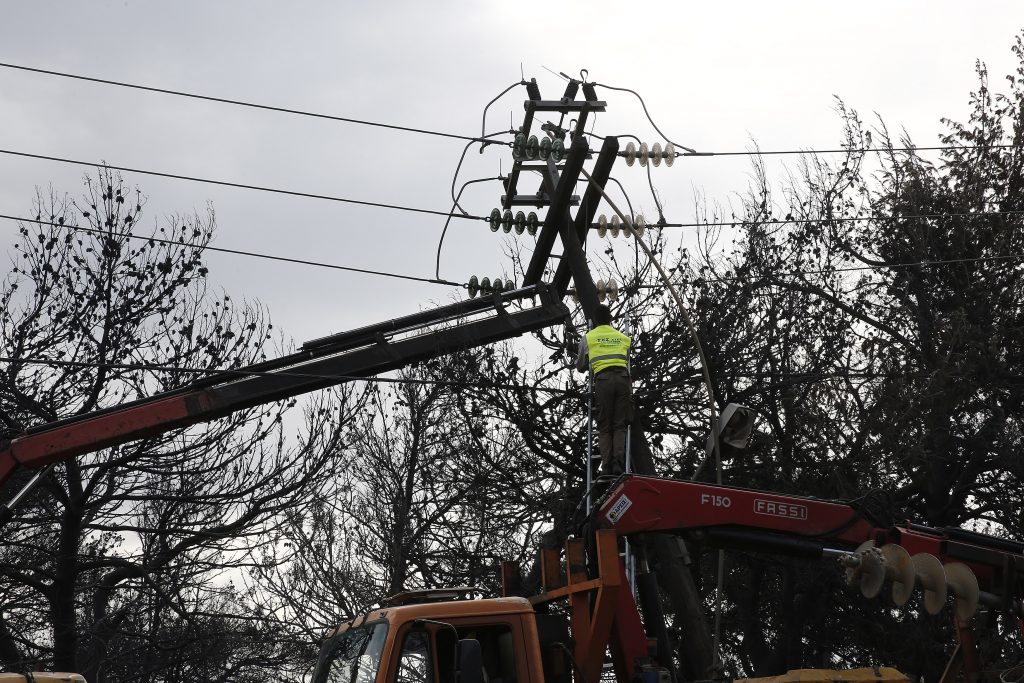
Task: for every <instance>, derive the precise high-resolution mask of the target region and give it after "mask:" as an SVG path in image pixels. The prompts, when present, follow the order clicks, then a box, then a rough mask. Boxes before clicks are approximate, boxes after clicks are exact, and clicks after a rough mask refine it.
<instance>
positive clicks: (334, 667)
mask: <svg viewBox="0 0 1024 683" xmlns="http://www.w3.org/2000/svg"><path fill="white" fill-rule="evenodd" d="M387 634H388V625H387V623H386V622H383V621H382V622H378V623H376V624H368V625H366V626H361V627H359V628H350V629H349V630H347V631H345V632H344V633H339V634H338V635H336V636H334V637H332V638H328V639H327V641H326V642H324V646H323V649H322V650H321V651H320V661H319V662H318V663H317V666H316V671H315V672H314V673H313V683H373V681H374V679H376V678H377V667H378V665H379V664H380V653H381V650H382V649H383V648H384V639H385V638H386V637H387Z"/></svg>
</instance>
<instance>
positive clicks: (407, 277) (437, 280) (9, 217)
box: [0, 214, 465, 288]
mask: <svg viewBox="0 0 1024 683" xmlns="http://www.w3.org/2000/svg"><path fill="white" fill-rule="evenodd" d="M0 219H6V220H10V221H19V222H25V223H36V224H38V225H49V226H52V227H55V228H65V229H68V230H73V231H75V232H87V233H93V234H97V235H103V236H105V237H124V238H127V239H136V240H145V241H148V242H159V243H161V244H171V245H176V246H181V247H198V245H195V244H191V243H189V242H181V241H179V240H171V239H167V238H164V237H156V236H153V237H147V236H146V235H137V234H135V233H132V232H113V231H107V230H102V229H99V228H88V227H84V226H81V225H72V224H70V223H57V222H53V221H44V220H40V219H38V218H26V217H24V216H12V215H9V214H0ZM201 248H202V249H203V250H204V251H216V252H221V253H224V254H234V255H237V256H248V257H250V258H259V259H267V260H270V261H282V262H284V263H295V264H298V265H304V266H315V267H317V268H330V269H332V270H344V271H350V272H353V273H364V274H366V275H378V276H380V277H390V278H397V279H401V280H412V281H414V282H426V283H429V284H435V285H447V286H449V287H462V288H464V287H465V285H463V284H461V283H458V282H452V281H450V280H442V279H440V278H425V277H417V276H415V275H403V274H401V273H389V272H386V271H382V270H370V269H368V268H356V267H355V266H342V265H338V264H336V263H324V262H321V261H310V260H307V259H298V258H289V257H287V256H275V255H272V254H262V253H259V252H255V251H245V250H242V249H232V248H230V247H214V246H211V245H205V246H202V247H201Z"/></svg>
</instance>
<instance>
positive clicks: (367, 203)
mask: <svg viewBox="0 0 1024 683" xmlns="http://www.w3.org/2000/svg"><path fill="white" fill-rule="evenodd" d="M0 154H8V155H11V156H19V157H25V158H28V159H42V160H43V161H59V162H61V163H64V164H74V165H77V166H89V167H91V168H109V169H112V170H115V171H124V172H125V173H139V174H141V175H150V176H156V177H159V178H173V179H174V180H188V181H191V182H196V183H206V184H209V185H220V186H223V187H235V188H239V189H243V190H256V191H259V192H270V193H273V194H283V195H289V196H292V197H303V198H306V199H323V200H326V201H331V202H342V203H345V204H358V205H360V206H373V207H377V208H381V209H395V210H397V211H411V212H413V213H425V214H430V215H434V216H453V217H454V218H466V219H470V220H479V221H485V220H487V217H486V216H472V215H469V214H465V215H463V214H452V212H450V211H449V212H447V213H446V212H444V211H437V210H435V209H420V208H416V207H412V206H402V205H399V204H385V203H382V202H371V201H364V200H361V199H349V198H347V197H336V196H332V195H324V194H313V193H311V192H298V191H296V190H282V189H279V188H274V187H263V186H260V185H248V184H245V183H235V182H230V181H227V180H213V179H210V178H198V177H195V176H187V175H180V174H176V173H163V172H161V171H147V170H143V169H139V168H130V167H127V166H113V165H111V164H106V163H101V164H98V163H95V162H92V161H79V160H77V159H67V158H64V157H54V156H47V155H45V154H30V153H28V152H17V151H14V150H10V149H0Z"/></svg>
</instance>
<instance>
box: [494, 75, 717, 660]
mask: <svg viewBox="0 0 1024 683" xmlns="http://www.w3.org/2000/svg"><path fill="white" fill-rule="evenodd" d="M580 89H582V90H583V99H582V100H577V99H576V96H577V94H578V93H579V91H580ZM527 95H528V97H529V99H527V100H526V101H525V102H524V104H523V106H524V109H525V114H524V117H523V124H522V125H521V126H520V128H519V131H518V132H517V135H516V141H515V143H514V145H513V166H512V170H511V171H510V172H509V175H508V177H507V178H505V179H504V185H505V194H504V195H503V196H502V198H501V206H502V209H501V213H502V216H501V220H502V221H503V222H504V223H505V224H510V223H514V222H515V223H517V224H520V223H521V221H522V220H523V219H522V217H521V216H513V214H512V213H511V212H512V210H513V207H520V206H535V207H537V208H544V207H546V208H547V214H546V216H545V217H544V220H543V224H542V227H540V230H539V234H538V236H537V246H536V249H535V250H534V253H533V256H532V258H531V260H530V262H529V264H528V265H527V266H526V268H525V275H524V280H523V283H522V284H523V286H524V287H529V286H532V285H536V284H538V283H540V282H541V280H542V279H543V278H544V275H545V273H546V272H551V270H553V276H552V278H551V280H550V286H551V290H552V294H553V295H554V296H561V297H564V296H565V295H566V293H567V291H568V288H569V282H570V279H571V280H572V282H573V284H574V287H575V291H576V295H577V297H578V298H579V301H580V305H581V307H582V308H583V312H584V314H585V315H586V317H587V319H588V320H589V319H592V318H593V312H594V309H595V308H596V307H597V305H598V303H599V301H600V297H599V293H598V289H597V286H596V284H595V282H594V279H593V276H592V275H591V272H590V266H589V264H588V262H587V256H586V250H585V246H586V241H587V237H588V235H589V233H590V229H591V226H592V224H593V222H594V218H595V216H596V214H597V209H598V206H599V205H600V203H601V200H602V197H603V195H604V190H605V186H606V185H607V183H608V180H609V178H610V177H611V170H612V167H613V166H614V164H615V161H616V159H617V157H618V156H620V152H619V141H618V138H616V137H608V138H605V139H604V141H603V143H602V145H601V148H600V151H599V152H598V153H597V158H596V159H595V160H594V166H593V169H592V170H591V171H590V172H589V174H585V173H584V172H583V165H584V163H585V162H586V161H587V160H588V159H591V158H593V156H594V153H593V151H592V150H591V149H590V144H589V142H588V139H587V135H586V134H585V126H586V124H587V121H588V118H589V117H590V115H591V114H595V113H598V112H604V111H605V108H606V103H605V102H603V101H601V100H599V99H598V98H597V93H596V91H595V88H594V85H593V84H591V83H586V82H580V81H576V80H574V79H570V81H569V83H568V85H567V86H566V88H565V92H564V93H563V95H562V98H561V99H559V100H544V99H543V98H542V97H541V94H540V89H539V87H538V86H537V82H536V80H535V79H534V80H531V81H530V83H528V84H527ZM543 113H551V114H556V115H558V117H559V120H558V122H557V123H556V122H552V121H548V122H545V123H543V124H541V125H540V131H541V134H540V135H539V136H538V135H536V134H535V133H534V127H535V125H536V123H537V117H538V114H543ZM567 118H572V119H575V123H574V124H573V125H572V126H571V129H570V128H568V127H563V123H564V122H565V121H566V119H567ZM567 138H568V142H567ZM563 150H564V152H563ZM524 171H526V172H531V171H536V172H539V173H540V175H541V182H540V186H539V188H538V189H537V191H536V193H534V194H522V193H520V192H519V184H520V181H521V176H522V173H523V172H524ZM584 175H588V176H589V179H588V178H583V176H584ZM581 179H582V180H584V181H585V185H586V190H585V191H584V193H583V196H582V198H581V197H578V196H575V195H573V194H572V192H573V189H574V188H575V187H576V186H577V184H578V183H579V182H580V181H581ZM573 207H578V208H577V210H576V215H575V217H574V216H573V215H572V208H573ZM496 211H498V210H496ZM492 220H493V219H492ZM556 242H560V243H561V247H562V252H561V254H557V255H553V254H552V250H553V249H554V247H555V244H556ZM552 259H556V260H557V261H558V264H557V266H555V267H554V268H553V269H552V268H551V266H550V265H549V264H550V262H551V260H552ZM631 441H632V443H631V450H632V452H633V453H634V454H635V456H634V459H633V462H634V466H635V472H636V473H637V474H645V475H654V474H655V471H654V463H653V459H652V457H651V450H650V446H649V444H648V443H647V440H646V437H645V434H644V430H643V425H642V424H641V420H640V419H639V417H637V418H635V419H634V424H633V425H632V426H631ZM588 465H589V463H588ZM560 532H561V533H560V536H562V539H561V540H564V536H565V535H566V530H565V529H562V530H560ZM679 543H680V541H679V540H678V539H676V538H674V537H672V536H668V535H665V534H650V535H648V537H647V538H644V539H643V542H642V544H641V545H642V547H643V548H644V551H645V555H646V560H647V565H648V566H649V567H650V569H651V570H653V572H654V575H655V576H656V577H657V584H658V585H660V586H661V589H662V591H663V592H664V594H665V596H666V597H667V598H668V601H669V604H671V606H672V609H673V611H674V613H675V617H676V623H677V625H678V626H680V627H681V628H682V630H683V631H684V637H683V639H682V641H681V643H679V644H678V656H679V659H680V660H681V661H682V662H683V674H684V675H685V677H686V678H688V679H690V680H695V679H709V678H712V677H713V675H714V672H713V646H712V639H711V635H710V631H709V629H708V626H707V622H706V620H705V617H704V612H703V607H702V601H701V596H700V594H699V592H698V591H697V588H696V586H695V584H694V582H693V576H692V574H691V573H690V570H689V568H688V567H687V565H686V563H685V560H684V557H685V553H684V552H683V551H682V550H681V549H680V547H679ZM638 582H645V589H644V590H641V591H640V599H641V603H646V604H642V605H641V608H642V609H643V612H644V614H645V617H647V618H646V621H648V622H649V623H647V624H646V627H647V629H648V631H649V632H650V634H651V635H652V636H653V637H655V638H656V639H657V641H658V648H659V655H660V656H659V660H660V661H662V662H663V663H666V662H671V661H672V659H673V656H672V655H673V654H674V653H671V652H669V650H670V649H672V645H671V639H670V637H669V634H668V632H667V628H666V624H665V623H664V618H663V616H662V612H661V606H660V604H658V603H660V597H659V595H658V593H657V588H656V586H655V585H654V576H651V575H649V574H645V575H643V576H641V577H640V578H639V579H638Z"/></svg>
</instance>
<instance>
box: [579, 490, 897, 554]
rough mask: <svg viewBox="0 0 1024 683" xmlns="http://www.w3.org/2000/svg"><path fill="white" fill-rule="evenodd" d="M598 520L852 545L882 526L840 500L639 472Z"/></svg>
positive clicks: (634, 529) (624, 528)
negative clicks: (724, 529)
mask: <svg viewBox="0 0 1024 683" xmlns="http://www.w3.org/2000/svg"><path fill="white" fill-rule="evenodd" d="M598 520H599V523H600V524H601V525H603V526H606V527H611V528H614V529H615V530H616V531H617V532H618V533H619V534H633V533H638V532H644V531H682V530H686V529H706V528H709V527H716V526H732V527H736V526H740V527H745V528H748V529H761V530H764V531H772V532H782V533H789V534H796V535H803V536H816V537H821V538H828V539H830V540H833V541H835V542H840V543H844V544H854V545H856V544H859V543H861V542H863V541H864V540H866V539H869V538H873V537H874V536H875V535H877V534H879V533H881V532H882V530H881V529H877V528H876V527H875V526H874V525H872V524H871V523H870V522H868V521H867V520H865V519H864V518H862V517H861V516H860V515H859V514H858V513H857V511H856V510H855V509H854V508H853V507H851V506H849V505H846V504H843V503H833V502H829V501H824V500H818V499H815V498H801V497H798V496H787V495H781V494H775V493H768V492H765V491H755V490H752V489H742V488H736V487H732V486H716V485H714V484H702V483H698V482H690V481H679V480H676V479H658V478H655V477H639V476H632V477H627V478H626V479H625V480H624V481H622V483H621V484H620V485H619V486H618V487H617V488H616V490H615V491H613V492H612V495H610V496H609V497H608V499H607V501H606V502H605V503H604V505H603V506H602V507H601V509H600V511H599V513H598Z"/></svg>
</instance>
